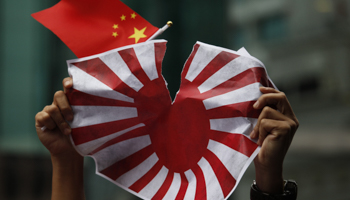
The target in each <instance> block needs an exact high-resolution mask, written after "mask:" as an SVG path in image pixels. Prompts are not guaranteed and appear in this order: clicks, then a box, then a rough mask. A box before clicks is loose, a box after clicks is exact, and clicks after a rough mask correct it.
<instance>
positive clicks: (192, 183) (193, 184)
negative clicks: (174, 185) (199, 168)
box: [184, 169, 197, 200]
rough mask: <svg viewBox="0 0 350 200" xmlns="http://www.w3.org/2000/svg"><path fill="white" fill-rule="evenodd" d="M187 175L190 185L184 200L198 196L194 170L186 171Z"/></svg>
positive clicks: (191, 199) (192, 199) (190, 199)
mask: <svg viewBox="0 0 350 200" xmlns="http://www.w3.org/2000/svg"><path fill="white" fill-rule="evenodd" d="M185 176H186V178H187V181H188V186H187V190H186V194H185V197H184V200H194V198H195V196H196V189H197V179H196V176H195V175H194V173H193V172H192V170H190V169H189V170H187V171H185Z"/></svg>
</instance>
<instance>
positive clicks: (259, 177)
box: [255, 163, 284, 194]
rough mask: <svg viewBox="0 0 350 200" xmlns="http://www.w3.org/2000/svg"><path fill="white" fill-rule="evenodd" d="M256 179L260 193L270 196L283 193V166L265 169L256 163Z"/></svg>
mask: <svg viewBox="0 0 350 200" xmlns="http://www.w3.org/2000/svg"><path fill="white" fill-rule="evenodd" d="M255 178H256V185H257V187H258V188H259V190H260V191H262V192H266V193H269V194H281V193H283V184H284V180H283V170H282V166H274V167H264V166H261V165H259V164H257V163H255Z"/></svg>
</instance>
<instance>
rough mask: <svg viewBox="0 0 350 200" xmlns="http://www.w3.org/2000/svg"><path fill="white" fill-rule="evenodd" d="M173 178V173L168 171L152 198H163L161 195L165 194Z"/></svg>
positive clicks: (155, 199)
mask: <svg viewBox="0 0 350 200" xmlns="http://www.w3.org/2000/svg"><path fill="white" fill-rule="evenodd" d="M173 179H174V173H172V172H170V171H169V173H168V175H167V176H166V178H165V181H164V183H163V185H162V186H161V187H160V188H159V190H158V191H157V193H156V194H155V195H154V196H153V197H152V199H154V200H158V199H163V197H164V196H165V194H166V192H167V191H168V190H169V188H170V185H171V182H172V181H173Z"/></svg>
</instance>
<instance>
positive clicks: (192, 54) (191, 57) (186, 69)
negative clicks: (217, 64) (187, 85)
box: [181, 44, 200, 80]
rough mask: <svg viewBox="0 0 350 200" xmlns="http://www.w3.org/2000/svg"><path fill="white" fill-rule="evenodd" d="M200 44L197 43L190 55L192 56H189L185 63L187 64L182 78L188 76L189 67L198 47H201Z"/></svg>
mask: <svg viewBox="0 0 350 200" xmlns="http://www.w3.org/2000/svg"><path fill="white" fill-rule="evenodd" d="M199 46H200V45H199V44H195V45H194V47H193V50H192V53H191V55H190V57H188V59H187V61H186V63H185V66H184V68H183V70H182V73H181V80H185V77H186V74H187V72H188V69H189V68H190V65H191V63H192V61H193V58H194V56H195V55H196V54H197V51H198V48H199Z"/></svg>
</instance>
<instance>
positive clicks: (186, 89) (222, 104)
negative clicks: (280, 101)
mask: <svg viewBox="0 0 350 200" xmlns="http://www.w3.org/2000/svg"><path fill="white" fill-rule="evenodd" d="M165 50H166V41H165V40H154V41H150V42H145V43H140V44H136V45H130V46H126V47H122V48H119V49H115V50H112V51H108V52H105V53H102V54H98V55H94V56H90V57H86V58H82V59H75V60H70V61H68V62H67V63H68V71H69V74H70V76H71V77H72V78H73V88H72V89H71V90H70V91H69V92H68V93H67V96H68V98H69V102H70V103H71V105H72V108H73V111H74V113H75V117H74V120H73V121H72V122H71V127H72V135H71V139H72V142H73V144H74V146H75V148H76V149H77V151H78V152H80V154H82V155H84V156H91V157H93V158H94V160H95V162H96V172H97V174H99V175H100V176H102V177H105V178H106V179H108V180H110V181H111V182H113V183H115V184H117V185H118V186H120V187H122V188H124V189H126V190H127V191H129V192H131V193H133V194H135V195H137V196H138V197H140V198H143V199H166V200H167V199H200V200H205V199H207V200H219V199H227V198H228V197H229V195H230V194H231V193H232V192H233V190H234V189H235V188H236V186H237V184H238V182H239V180H240V179H241V177H242V176H243V174H244V172H245V170H246V168H247V167H248V166H249V164H250V163H251V161H252V160H253V158H254V157H255V156H256V154H257V153H258V151H259V147H258V145H257V144H256V141H255V140H252V139H251V138H250V137H249V134H250V132H251V131H252V129H253V127H254V125H255V124H256V122H257V118H258V116H259V114H260V112H261V111H260V110H255V109H253V107H252V105H253V104H254V102H255V101H256V100H257V99H258V98H259V96H260V95H261V93H260V91H259V86H270V87H273V86H274V85H273V84H272V82H271V81H270V80H269V78H268V76H267V74H266V70H265V67H264V65H263V64H262V63H261V62H260V61H259V60H257V59H256V58H254V57H252V56H250V55H249V54H248V52H246V51H245V50H244V49H242V50H240V51H238V52H236V51H232V50H228V49H224V48H220V47H216V46H212V45H208V44H204V43H200V42H197V43H196V44H195V45H194V48H193V51H192V53H191V55H190V57H189V58H188V60H187V62H186V64H185V66H184V69H183V72H182V75H181V76H182V82H181V86H180V90H179V92H178V94H177V96H176V98H175V100H174V102H172V101H171V98H170V95H169V92H168V90H167V87H166V82H165V80H164V79H163V77H162V74H161V67H162V66H161V64H162V59H163V56H164V54H165Z"/></svg>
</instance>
